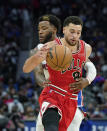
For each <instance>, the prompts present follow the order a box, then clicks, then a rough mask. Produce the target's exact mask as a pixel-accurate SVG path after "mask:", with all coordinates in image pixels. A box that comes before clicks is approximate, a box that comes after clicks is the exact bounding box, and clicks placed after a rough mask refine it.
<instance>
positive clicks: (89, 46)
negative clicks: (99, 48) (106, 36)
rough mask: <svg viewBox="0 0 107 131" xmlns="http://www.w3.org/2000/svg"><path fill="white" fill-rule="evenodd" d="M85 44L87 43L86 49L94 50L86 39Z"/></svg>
mask: <svg viewBox="0 0 107 131" xmlns="http://www.w3.org/2000/svg"><path fill="white" fill-rule="evenodd" d="M84 44H85V48H86V50H90V51H92V47H91V45H90V44H89V43H87V42H85V41H84Z"/></svg>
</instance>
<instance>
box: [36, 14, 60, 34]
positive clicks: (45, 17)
mask: <svg viewBox="0 0 107 131" xmlns="http://www.w3.org/2000/svg"><path fill="white" fill-rule="evenodd" d="M41 21H49V22H50V24H52V25H54V26H55V28H56V29H57V32H59V31H60V30H61V21H60V19H59V18H58V17H56V16H55V15H51V14H46V15H43V16H41V17H39V19H38V23H39V22H41Z"/></svg>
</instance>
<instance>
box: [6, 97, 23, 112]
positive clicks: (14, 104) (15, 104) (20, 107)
mask: <svg viewBox="0 0 107 131" xmlns="http://www.w3.org/2000/svg"><path fill="white" fill-rule="evenodd" d="M14 107H17V111H18V112H20V113H22V114H23V113H24V107H23V105H22V103H21V102H20V101H19V99H18V96H14V97H13V102H12V103H9V104H8V112H9V113H12V110H13V108H14Z"/></svg>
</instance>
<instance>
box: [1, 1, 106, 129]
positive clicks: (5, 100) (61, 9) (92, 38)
mask: <svg viewBox="0 0 107 131" xmlns="http://www.w3.org/2000/svg"><path fill="white" fill-rule="evenodd" d="M44 14H54V15H56V16H58V17H59V18H60V19H61V21H62V24H63V21H64V19H65V18H66V17H67V16H69V15H78V16H80V17H81V18H82V20H83V22H84V28H83V32H82V39H83V40H85V41H86V42H87V43H89V44H91V46H92V48H93V51H92V54H91V56H90V59H91V61H92V62H93V63H94V64H95V66H96V68H97V77H96V78H95V80H94V81H93V82H92V84H91V85H90V86H89V87H87V88H86V89H84V104H85V107H86V109H87V111H88V114H89V117H90V118H93V119H94V118H100V119H105V118H106V119H107V93H105V92H104V87H105V86H107V80H106V79H107V59H106V56H107V45H106V43H107V37H106V36H107V25H106V23H107V1H106V0H99V1H96V0H85V1H84V0H72V1H71V0H3V1H0V129H1V128H3V127H6V128H7V130H11V131H16V129H17V127H20V128H21V129H22V130H24V120H35V116H37V114H38V111H39V104H38V97H39V95H40V92H41V90H42V88H40V87H39V86H38V85H37V84H36V81H35V79H34V75H33V73H30V74H29V75H26V74H24V73H23V72H22V69H21V68H22V66H21V65H23V62H24V60H25V58H27V57H28V54H29V50H30V49H31V48H34V47H35V46H36V45H37V44H38V34H37V25H36V21H37V19H38V17H39V16H41V15H44ZM59 35H60V36H63V34H62V32H60V34H59Z"/></svg>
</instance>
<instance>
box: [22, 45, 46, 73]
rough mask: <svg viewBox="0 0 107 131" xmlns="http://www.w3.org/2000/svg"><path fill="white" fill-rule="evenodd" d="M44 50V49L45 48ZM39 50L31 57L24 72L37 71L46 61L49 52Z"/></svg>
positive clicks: (25, 65) (26, 62) (25, 64)
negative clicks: (36, 68)
mask: <svg viewBox="0 0 107 131" xmlns="http://www.w3.org/2000/svg"><path fill="white" fill-rule="evenodd" d="M43 48H44V47H43ZM43 48H42V50H38V51H37V52H36V53H35V54H34V55H33V56H30V57H29V58H28V59H27V60H26V61H25V63H24V66H23V72H25V73H29V72H31V71H32V70H34V69H35V67H37V66H38V65H39V64H40V63H41V62H42V61H43V60H45V59H46V55H47V51H48V50H43Z"/></svg>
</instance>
